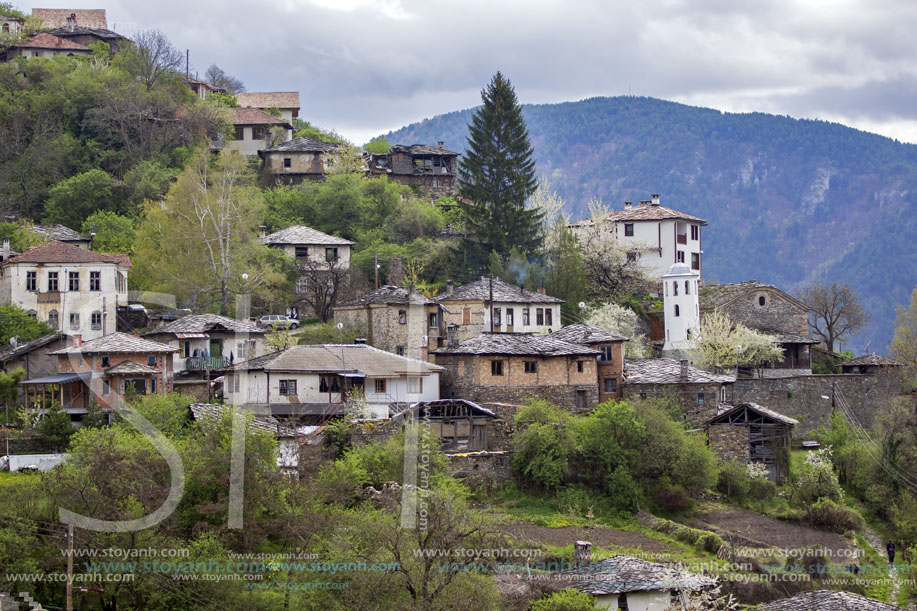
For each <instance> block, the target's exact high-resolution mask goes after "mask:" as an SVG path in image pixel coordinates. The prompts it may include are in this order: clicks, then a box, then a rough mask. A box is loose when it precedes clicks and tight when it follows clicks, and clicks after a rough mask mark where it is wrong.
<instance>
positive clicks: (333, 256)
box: [325, 248, 338, 263]
mask: <svg viewBox="0 0 917 611" xmlns="http://www.w3.org/2000/svg"><path fill="white" fill-rule="evenodd" d="M337 260H338V249H337V248H326V249H325V261H327V262H328V263H337Z"/></svg>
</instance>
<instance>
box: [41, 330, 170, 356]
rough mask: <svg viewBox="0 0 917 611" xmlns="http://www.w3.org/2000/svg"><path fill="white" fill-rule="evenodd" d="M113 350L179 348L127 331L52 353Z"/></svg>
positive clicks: (132, 351) (143, 351)
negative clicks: (130, 333)
mask: <svg viewBox="0 0 917 611" xmlns="http://www.w3.org/2000/svg"><path fill="white" fill-rule="evenodd" d="M113 352H123V353H126V354H149V353H154V352H156V353H158V352H178V348H173V347H172V346H169V345H167V344H161V343H159V342H154V341H153V340H149V339H143V338H140V337H134V336H133V335H128V334H127V333H109V334H108V335H103V336H102V337H97V338H96V339H91V340H89V341H87V342H83V344H82V345H80V346H69V347H67V348H62V349H61V350H56V351H54V352H52V353H51V354H106V353H113Z"/></svg>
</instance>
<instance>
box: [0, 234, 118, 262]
mask: <svg viewBox="0 0 917 611" xmlns="http://www.w3.org/2000/svg"><path fill="white" fill-rule="evenodd" d="M13 263H114V264H116V265H120V266H123V267H130V266H131V259H130V257H129V256H127V255H116V254H108V253H104V252H93V251H91V250H86V249H85V248H80V247H79V246H75V245H73V244H67V243H66V242H60V241H57V240H54V241H52V242H46V243H45V244H42V245H41V246H33V247H32V248H30V249H28V250H27V251H25V252H24V253H22V254H21V255H17V256H15V257H11V258H10V259H9V261H7V262H6V264H7V265H12V264H13Z"/></svg>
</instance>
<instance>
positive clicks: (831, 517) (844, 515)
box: [808, 498, 866, 534]
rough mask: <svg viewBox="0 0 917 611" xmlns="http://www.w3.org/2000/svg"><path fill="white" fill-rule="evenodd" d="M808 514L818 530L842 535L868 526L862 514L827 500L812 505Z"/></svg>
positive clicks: (823, 499) (819, 500)
mask: <svg viewBox="0 0 917 611" xmlns="http://www.w3.org/2000/svg"><path fill="white" fill-rule="evenodd" d="M808 514H809V519H810V520H812V524H814V525H815V526H816V527H817V528H821V529H823V530H830V531H833V532H836V533H841V534H843V533H845V532H847V531H849V530H852V531H860V530H863V528H864V526H865V525H866V523H865V522H864V521H863V518H862V517H861V516H860V514H858V513H857V512H855V511H854V510H852V509H850V508H849V507H844V506H843V505H838V504H837V503H835V502H834V501H832V500H830V499H826V498H820V499H818V500H817V501H816V502H815V504H813V505H810V506H809V508H808Z"/></svg>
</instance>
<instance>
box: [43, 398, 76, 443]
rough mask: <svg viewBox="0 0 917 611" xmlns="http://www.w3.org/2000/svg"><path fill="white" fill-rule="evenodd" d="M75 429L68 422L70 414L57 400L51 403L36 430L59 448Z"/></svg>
mask: <svg viewBox="0 0 917 611" xmlns="http://www.w3.org/2000/svg"><path fill="white" fill-rule="evenodd" d="M75 430H76V429H74V428H73V424H71V422H70V414H68V413H67V412H65V411H64V409H63V408H62V407H61V406H60V404H59V403H57V402H54V403H52V404H51V406H50V407H49V408H48V413H46V414H45V415H44V416H42V418H41V421H40V422H39V423H38V432H40V433H41V434H42V435H44V436H45V438H46V439H48V441H50V442H51V443H52V444H53V445H54V447H55V448H57V449H59V450H60V449H63V448H64V447H66V446H67V443H68V442H69V441H70V437H71V436H73V433H74V432H75Z"/></svg>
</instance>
